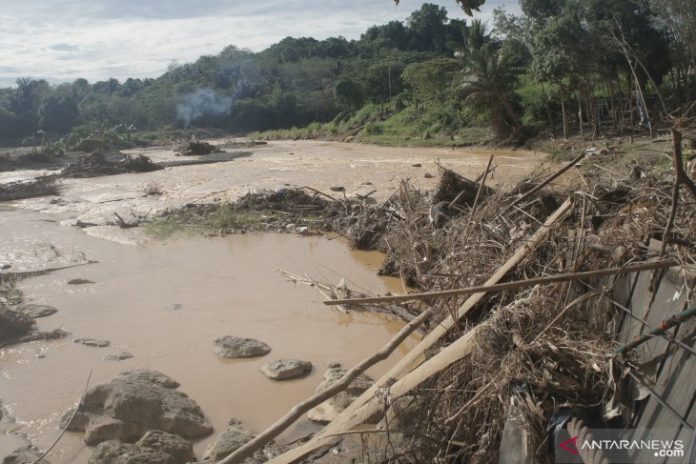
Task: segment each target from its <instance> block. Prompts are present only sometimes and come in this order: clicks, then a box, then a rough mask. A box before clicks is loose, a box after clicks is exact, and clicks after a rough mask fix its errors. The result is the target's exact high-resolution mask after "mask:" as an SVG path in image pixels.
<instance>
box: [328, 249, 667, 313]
mask: <svg viewBox="0 0 696 464" xmlns="http://www.w3.org/2000/svg"><path fill="white" fill-rule="evenodd" d="M674 266H679V263H678V262H677V261H674V260H672V259H668V260H662V261H654V262H646V263H640V264H633V265H630V266H624V267H614V268H608V269H596V270H593V271H584V272H570V273H567V274H559V275H555V276H547V277H535V278H532V279H525V280H515V281H513V282H505V283H502V284H494V285H481V286H478V287H468V288H458V289H453V290H442V291H439V292H424V293H410V294H408V295H393V296H383V297H374V298H354V299H344V300H326V301H324V304H325V305H327V306H332V305H342V304H375V303H403V302H404V301H409V300H427V299H430V298H442V297H447V296H455V295H471V294H474V293H497V292H503V291H505V290H512V289H516V288H522V287H533V286H535V285H544V284H551V283H556V282H572V281H575V280H580V279H587V278H593V277H595V278H596V277H606V276H610V275H616V274H624V273H629V272H641V271H652V270H655V269H665V268H668V267H674Z"/></svg>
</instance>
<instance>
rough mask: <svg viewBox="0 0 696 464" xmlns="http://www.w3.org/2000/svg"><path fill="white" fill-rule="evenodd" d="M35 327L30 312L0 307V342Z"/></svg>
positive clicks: (23, 333) (18, 335)
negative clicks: (25, 312)
mask: <svg viewBox="0 0 696 464" xmlns="http://www.w3.org/2000/svg"><path fill="white" fill-rule="evenodd" d="M33 328H34V319H32V317H31V316H29V315H28V314H24V313H21V312H19V311H13V310H11V309H6V308H0V343H4V342H8V341H11V340H14V339H17V338H19V337H22V336H23V335H26V334H28V333H29V332H31V331H32V329H33Z"/></svg>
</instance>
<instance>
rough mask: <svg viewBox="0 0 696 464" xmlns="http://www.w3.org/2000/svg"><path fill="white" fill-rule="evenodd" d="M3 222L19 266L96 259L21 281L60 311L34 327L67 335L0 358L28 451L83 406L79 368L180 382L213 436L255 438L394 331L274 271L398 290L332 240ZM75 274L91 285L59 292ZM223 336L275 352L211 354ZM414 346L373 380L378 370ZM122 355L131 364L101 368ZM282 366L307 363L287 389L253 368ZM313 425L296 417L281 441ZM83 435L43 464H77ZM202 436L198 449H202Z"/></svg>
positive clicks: (371, 262) (99, 375)
mask: <svg viewBox="0 0 696 464" xmlns="http://www.w3.org/2000/svg"><path fill="white" fill-rule="evenodd" d="M0 216H1V217H2V220H1V221H0V224H2V226H3V229H4V230H11V231H12V238H8V240H6V241H4V242H3V244H1V245H0V250H2V256H5V257H14V261H15V262H14V263H13V264H16V265H17V266H20V263H27V262H32V259H36V260H40V261H45V263H46V265H49V266H51V267H57V266H60V265H65V264H69V263H70V262H73V261H76V260H83V259H85V258H87V259H90V260H96V261H98V263H95V264H90V265H87V266H83V267H76V268H71V269H66V270H62V271H57V272H53V273H51V274H48V275H44V276H39V277H32V278H30V279H27V280H24V281H22V283H21V285H20V288H21V289H22V290H23V291H24V293H25V295H26V297H27V300H28V302H31V303H40V304H50V305H52V306H55V307H57V308H58V309H59V312H58V313H57V314H55V315H53V316H50V317H47V318H43V319H39V320H37V322H38V326H39V328H40V329H41V330H52V329H55V328H63V329H64V330H66V331H68V332H69V333H70V334H71V335H70V336H69V337H68V338H66V339H63V340H58V341H52V342H32V343H25V344H20V345H16V346H14V347H10V348H5V349H3V350H0V392H1V393H0V398H1V399H2V401H3V404H4V407H5V409H6V410H7V412H8V413H9V414H10V415H11V416H13V417H14V418H15V419H16V421H17V423H16V424H13V425H9V426H8V425H6V426H4V431H6V432H7V431H10V430H11V431H13V432H21V433H26V434H27V435H28V437H29V438H30V439H31V441H33V442H34V443H36V444H37V445H38V446H39V447H47V446H49V445H50V443H51V442H52V440H53V439H54V438H55V436H56V435H57V433H58V428H57V427H58V426H57V423H58V419H59V417H60V415H61V414H62V413H63V412H64V411H66V410H67V409H69V408H70V407H71V406H72V405H73V404H74V403H75V402H76V401H77V399H78V398H79V397H80V395H81V393H82V390H83V388H84V384H85V381H86V379H87V376H88V374H89V371H90V370H92V372H93V373H92V379H91V384H92V385H95V384H98V383H102V382H106V381H108V380H110V379H111V378H113V377H114V376H115V375H117V374H118V373H119V372H120V371H122V370H125V369H134V368H151V369H157V370H160V371H162V372H164V373H166V374H167V375H169V376H171V377H173V378H174V379H176V380H177V381H179V382H180V383H181V387H180V389H181V391H183V392H185V393H187V394H188V395H189V396H191V397H192V398H193V399H194V400H196V401H197V402H198V403H199V404H200V405H201V407H202V408H203V410H204V412H205V413H206V415H207V416H208V418H209V419H210V421H211V422H212V424H213V426H214V427H215V429H216V431H218V432H219V431H222V430H224V428H225V425H226V423H227V422H228V421H229V419H230V418H232V417H234V418H237V419H240V420H242V421H243V422H244V424H245V426H246V427H248V428H249V429H250V430H252V431H257V432H258V431H260V430H262V429H263V428H264V427H266V426H268V425H270V424H271V423H272V422H274V421H275V419H277V418H278V417H279V416H280V415H282V414H283V413H284V412H285V411H287V410H288V409H289V408H290V407H291V406H292V405H294V404H295V403H297V402H299V401H300V400H302V399H304V398H306V397H307V396H309V395H311V394H312V393H313V391H314V389H315V387H316V386H317V384H318V383H319V382H320V380H321V375H322V373H323V371H324V369H325V367H326V365H327V363H329V362H340V363H342V364H343V365H345V366H352V365H353V364H355V363H357V362H358V361H359V360H361V359H362V358H364V357H366V356H367V355H369V354H371V353H373V352H374V351H376V350H378V349H379V348H380V347H381V346H382V345H383V344H384V343H386V341H387V340H388V339H389V338H391V336H393V334H395V333H396V332H397V331H398V330H399V329H400V328H401V327H402V326H403V324H402V323H401V322H400V321H398V320H394V319H393V318H390V317H387V316H383V315H375V314H370V313H349V314H344V313H341V312H338V311H336V310H334V309H331V308H330V307H327V306H324V305H323V304H322V303H321V299H322V296H321V295H320V294H319V293H318V292H317V291H316V290H315V289H314V288H310V287H307V286H304V285H299V284H293V283H291V282H289V281H288V279H287V278H285V277H283V276H282V275H281V274H280V273H279V272H278V271H279V270H280V269H283V270H286V271H289V272H292V273H295V274H300V275H304V274H305V273H307V274H309V275H310V276H312V277H313V278H315V279H317V280H322V281H327V282H332V283H337V282H338V280H339V279H340V278H341V277H345V278H346V279H347V280H348V281H349V282H350V284H349V286H350V287H352V288H355V289H358V288H361V289H364V291H366V292H370V293H384V292H386V291H387V290H389V289H390V286H391V287H392V288H391V290H392V291H393V290H394V289H395V288H394V287H395V286H396V283H395V282H390V281H387V280H384V279H380V278H377V277H376V274H375V270H376V267H377V266H378V265H379V262H380V259H381V257H380V256H379V255H378V254H374V253H352V252H350V251H349V250H348V249H347V247H346V246H345V244H344V243H342V242H341V241H340V240H330V239H327V238H319V237H310V238H303V237H299V236H294V235H285V234H248V235H237V236H231V237H227V238H215V239H203V238H182V239H177V240H172V241H168V242H167V243H155V242H149V243H144V244H140V245H123V244H120V243H117V242H113V241H107V240H102V239H98V238H94V237H89V236H86V235H85V234H84V233H82V232H81V231H80V230H78V229H74V228H68V227H64V226H61V225H60V224H59V223H56V222H50V221H46V218H45V217H44V216H43V215H37V214H36V213H29V212H26V211H19V210H3V211H2V212H1V214H0ZM27 250H28V251H27ZM11 261H12V260H11ZM76 278H80V279H89V280H92V281H94V282H95V283H94V284H86V285H68V284H67V282H68V281H69V280H71V279H76ZM223 335H235V336H243V337H252V338H257V339H259V340H262V341H265V342H266V343H268V344H269V345H270V346H271V347H272V352H271V353H270V354H269V355H267V356H266V357H263V358H257V359H250V360H234V361H228V360H221V359H218V358H217V357H216V356H215V355H214V353H213V347H214V346H213V341H214V339H215V338H217V337H220V336H223ZM75 338H97V339H105V340H109V341H110V342H111V345H110V346H109V347H108V348H92V347H87V346H83V345H81V344H77V343H74V342H73V340H74V339H75ZM414 342H415V339H411V340H410V341H409V342H407V343H406V344H405V345H404V347H403V348H402V351H401V352H398V353H395V355H394V356H392V359H390V360H389V361H387V362H386V363H385V364H384V365H381V366H379V367H377V368H376V369H374V370H373V371H372V372H371V373H372V374H373V375H379V374H380V373H381V372H382V371H384V370H385V369H386V368H387V366H388V365H390V364H391V363H393V362H394V361H395V360H396V359H398V358H399V357H400V356H401V355H402V354H403V352H404V350H406V349H407V348H408V347H409V346H412V344H413V343H414ZM122 351H128V352H130V353H132V354H133V355H134V357H133V358H132V359H129V360H127V361H123V362H118V361H106V360H104V359H103V358H104V356H106V355H111V354H118V353H120V352H122ZM281 358H298V359H304V360H309V361H311V362H312V363H313V364H314V366H315V369H314V371H313V373H312V374H311V375H310V376H309V377H307V378H304V379H301V380H297V381H289V382H274V381H271V380H269V379H267V378H266V377H265V376H264V375H263V374H261V373H260V372H259V367H260V366H261V365H262V364H263V363H265V362H267V361H271V360H275V359H281ZM312 428H313V426H312V425H311V424H310V423H309V422H307V421H304V422H301V423H299V424H298V425H296V426H295V427H294V428H293V429H292V430H290V431H289V432H288V433H286V434H285V436H284V437H281V441H282V440H291V439H294V438H296V437H298V436H300V435H303V434H304V433H307V432H309V431H310V430H312ZM80 438H81V436H80V434H68V435H67V436H66V437H65V438H63V440H61V442H60V444H59V446H58V448H57V449H56V450H55V451H54V452H53V453H52V454H51V461H52V462H53V463H54V464H63V463H65V464H67V463H83V462H86V460H87V458H88V456H89V453H90V452H91V451H90V450H87V449H85V448H84V447H83V446H82V445H81V443H80ZM209 440H210V438H209V439H208V440H203V441H202V442H200V443H198V444H197V446H196V449H197V450H198V451H199V452H200V451H201V450H202V449H203V448H204V447H205V446H206V444H207V442H208V441H209ZM15 441H16V440H10V441H9V444H8V442H7V440H6V441H5V445H4V446H5V447H8V448H10V447H13V446H16V443H15ZM10 451H11V450H10ZM0 455H1V453H0Z"/></svg>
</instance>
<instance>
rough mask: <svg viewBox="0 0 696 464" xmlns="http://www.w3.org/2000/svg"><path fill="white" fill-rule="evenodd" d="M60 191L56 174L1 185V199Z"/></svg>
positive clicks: (32, 196) (18, 198) (40, 195)
mask: <svg viewBox="0 0 696 464" xmlns="http://www.w3.org/2000/svg"><path fill="white" fill-rule="evenodd" d="M59 193H60V190H59V186H58V182H57V179H56V178H55V176H46V177H39V178H37V179H34V180H28V181H19V182H10V183H7V184H2V185H0V201H13V200H24V199H26V198H36V197H45V196H49V195H58V194H59Z"/></svg>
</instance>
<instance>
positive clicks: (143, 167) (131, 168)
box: [61, 151, 163, 178]
mask: <svg viewBox="0 0 696 464" xmlns="http://www.w3.org/2000/svg"><path fill="white" fill-rule="evenodd" d="M160 169H163V167H162V166H160V165H159V164H157V163H154V162H153V161H152V160H151V159H150V158H149V157H147V156H145V155H139V156H130V155H125V156H124V155H122V154H120V153H115V154H112V153H103V152H100V151H97V152H94V153H92V154H90V155H87V156H83V157H82V158H81V159H80V161H78V162H76V163H72V164H70V165H69V166H67V167H66V168H65V169H63V171H62V172H61V176H62V177H73V178H83V177H99V176H110V175H114V174H125V173H129V172H150V171H158V170H160Z"/></svg>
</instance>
